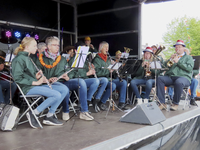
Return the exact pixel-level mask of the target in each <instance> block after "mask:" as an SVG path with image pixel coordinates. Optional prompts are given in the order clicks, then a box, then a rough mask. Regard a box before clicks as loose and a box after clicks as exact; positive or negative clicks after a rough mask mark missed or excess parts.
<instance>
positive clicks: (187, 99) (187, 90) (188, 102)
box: [166, 85, 191, 110]
mask: <svg viewBox="0 0 200 150" xmlns="http://www.w3.org/2000/svg"><path fill="white" fill-rule="evenodd" d="M169 87H171V88H174V85H170V86H168V87H167V90H166V97H168V99H169V101H170V103H171V104H172V99H171V98H170V96H169V93H168V88H169ZM189 89H190V86H186V87H184V88H183V92H184V94H185V99H184V105H183V110H184V109H185V107H186V105H187V106H188V107H189V108H190V107H191V105H190V100H189V98H188V95H189Z"/></svg>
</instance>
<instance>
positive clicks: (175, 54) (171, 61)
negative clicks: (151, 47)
mask: <svg viewBox="0 0 200 150" xmlns="http://www.w3.org/2000/svg"><path fill="white" fill-rule="evenodd" d="M173 55H174V57H172V56H171V58H170V60H169V61H168V62H167V66H168V67H172V66H173V64H174V58H175V57H177V53H174V54H173Z"/></svg>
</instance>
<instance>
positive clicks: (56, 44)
mask: <svg viewBox="0 0 200 150" xmlns="http://www.w3.org/2000/svg"><path fill="white" fill-rule="evenodd" d="M51 45H53V46H58V47H60V45H58V44H51Z"/></svg>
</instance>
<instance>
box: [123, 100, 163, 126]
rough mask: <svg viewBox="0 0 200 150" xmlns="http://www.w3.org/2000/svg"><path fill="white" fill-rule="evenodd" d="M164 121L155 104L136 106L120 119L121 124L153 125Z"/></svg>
mask: <svg viewBox="0 0 200 150" xmlns="http://www.w3.org/2000/svg"><path fill="white" fill-rule="evenodd" d="M164 120H166V118H165V116H164V114H163V113H162V111H161V110H160V108H159V107H158V105H157V104H156V103H155V102H150V103H145V104H141V105H137V106H136V107H134V108H133V109H131V110H130V111H129V112H127V113H126V114H125V115H123V116H122V117H121V118H120V121H121V122H130V123H137V124H149V125H154V124H156V123H158V122H161V121H164Z"/></svg>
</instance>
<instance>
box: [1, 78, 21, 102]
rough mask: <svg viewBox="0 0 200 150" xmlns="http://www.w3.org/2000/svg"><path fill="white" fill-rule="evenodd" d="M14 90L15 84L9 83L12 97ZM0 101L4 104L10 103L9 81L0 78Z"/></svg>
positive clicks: (15, 88)
mask: <svg viewBox="0 0 200 150" xmlns="http://www.w3.org/2000/svg"><path fill="white" fill-rule="evenodd" d="M2 90H3V91H4V90H5V92H2ZM16 90H17V85H16V84H15V83H14V82H13V83H11V95H12V98H13V96H14V94H15V91H16ZM3 93H4V94H5V95H4V94H3ZM0 103H4V104H9V103H10V83H9V82H8V81H4V80H0Z"/></svg>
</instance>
